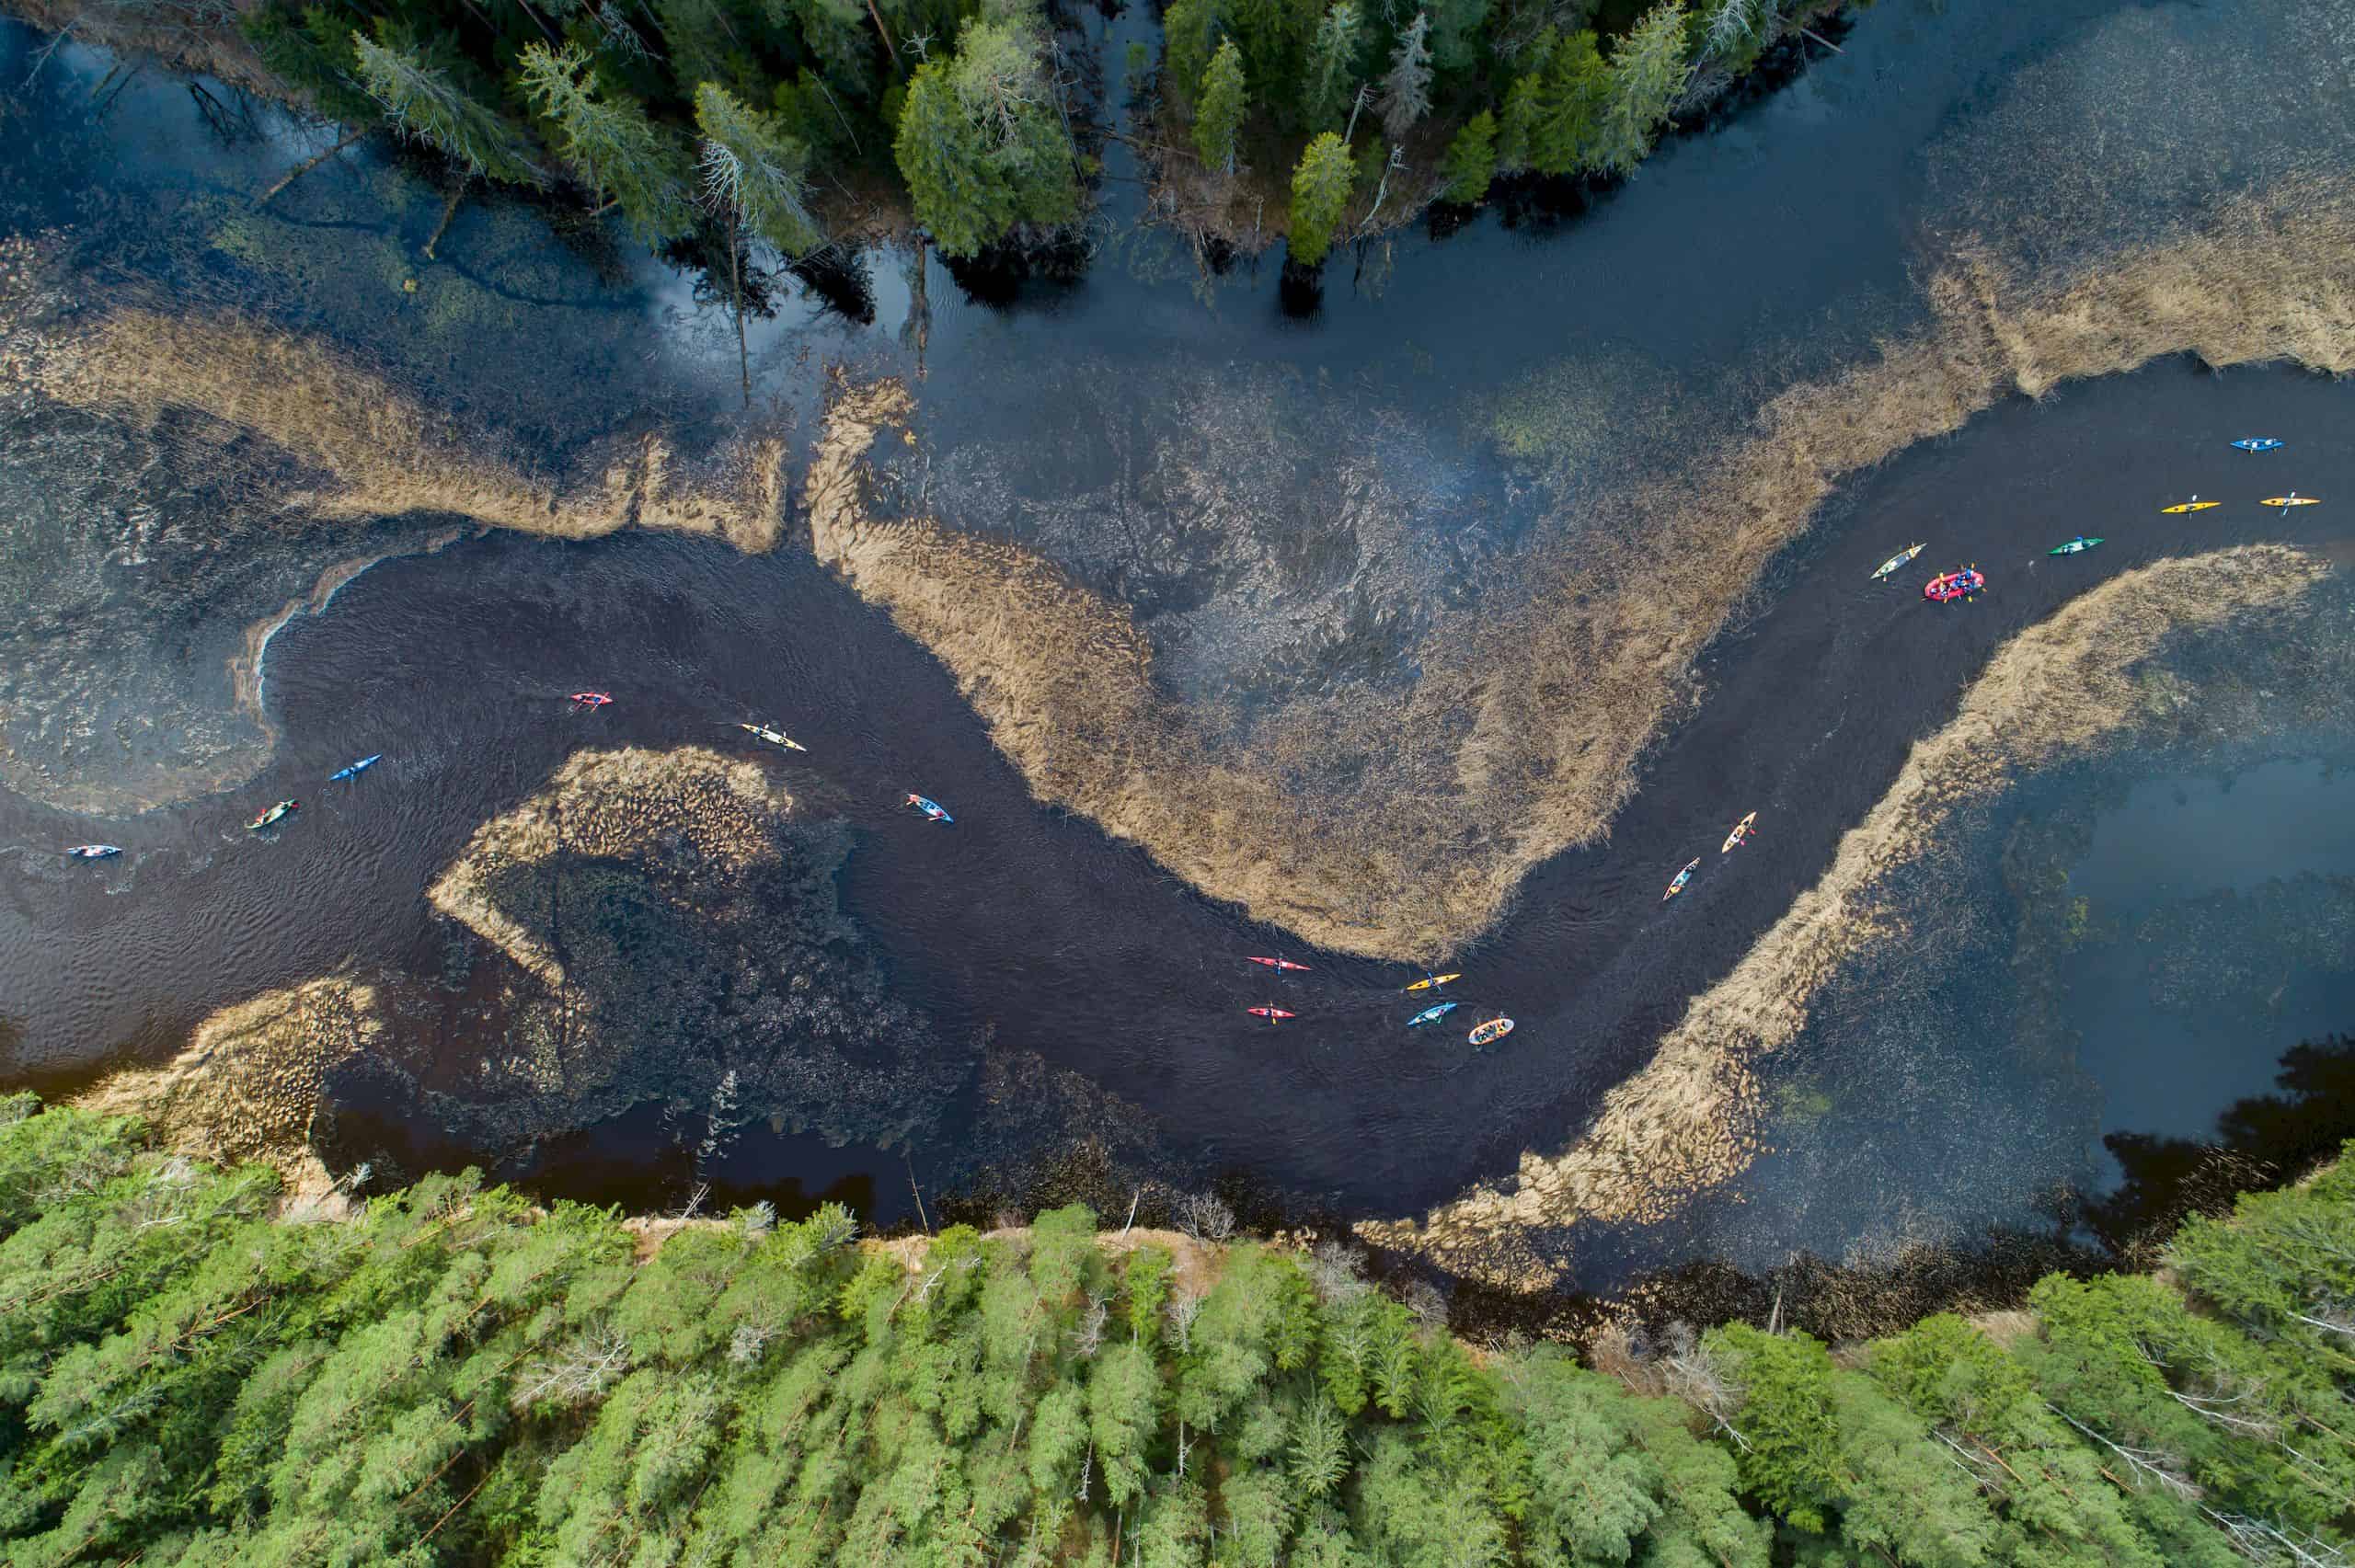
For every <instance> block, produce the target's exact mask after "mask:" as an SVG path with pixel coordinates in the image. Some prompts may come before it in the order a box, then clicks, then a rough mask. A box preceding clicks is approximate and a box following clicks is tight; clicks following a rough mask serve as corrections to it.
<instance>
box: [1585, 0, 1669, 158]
mask: <svg viewBox="0 0 2355 1568" xmlns="http://www.w3.org/2000/svg"><path fill="white" fill-rule="evenodd" d="M1684 35H1685V29H1684V7H1683V4H1681V0H1670V3H1669V4H1667V5H1664V6H1654V7H1653V8H1652V9H1651V10H1649V11H1648V12H1646V13H1645V14H1644V19H1643V20H1642V21H1640V22H1637V24H1636V26H1635V29H1634V30H1632V31H1630V32H1629V33H1628V34H1627V36H1626V37H1625V38H1623V39H1621V40H1619V47H1618V48H1617V49H1615V50H1614V51H1613V52H1612V54H1611V99H1610V102H1609V104H1608V106H1607V107H1606V108H1605V109H1603V125H1602V129H1601V135H1600V142H1599V146H1598V150H1597V154H1596V157H1595V165H1596V166H1597V167H1598V168H1600V169H1602V170H1603V172H1604V173H1606V174H1618V175H1624V174H1627V173H1630V172H1632V171H1633V170H1634V168H1635V166H1637V164H1639V163H1642V162H1643V161H1644V159H1645V158H1646V157H1648V155H1650V153H1651V150H1652V143H1653V142H1654V141H1655V140H1656V139H1657V138H1658V137H1659V135H1660V126H1661V125H1662V124H1663V123H1665V122H1666V120H1667V119H1668V111H1669V110H1670V109H1673V108H1674V107H1675V106H1676V100H1677V98H1678V97H1680V96H1681V95H1682V94H1683V91H1684V83H1685V81H1686V79H1687V78H1688V77H1689V76H1690V75H1691V74H1692V67H1691V65H1690V64H1688V63H1687V62H1686V60H1685V56H1684V49H1685V36H1684Z"/></svg>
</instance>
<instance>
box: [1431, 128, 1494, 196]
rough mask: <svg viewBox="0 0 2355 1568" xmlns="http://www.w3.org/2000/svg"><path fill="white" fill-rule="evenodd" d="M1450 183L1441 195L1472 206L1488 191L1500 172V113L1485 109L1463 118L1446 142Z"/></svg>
mask: <svg viewBox="0 0 2355 1568" xmlns="http://www.w3.org/2000/svg"><path fill="white" fill-rule="evenodd" d="M1444 171H1445V173H1446V175H1447V187H1446V189H1445V190H1444V191H1442V197H1443V198H1444V199H1445V200H1449V201H1453V202H1455V203H1456V204H1457V205H1459V206H1465V207H1469V206H1472V205H1473V204H1474V203H1476V202H1477V201H1479V200H1481V199H1483V198H1484V197H1486V196H1487V195H1488V182H1489V181H1490V180H1491V179H1492V178H1494V177H1495V176H1496V172H1497V117H1496V116H1495V115H1493V114H1490V113H1489V112H1488V110H1487V109H1482V110H1481V111H1480V112H1479V113H1477V114H1476V115H1474V116H1473V117H1472V118H1471V119H1469V120H1465V122H1464V128H1463V129H1462V130H1460V131H1458V132H1456V133H1455V140H1454V141H1453V142H1451V143H1448V145H1447V162H1446V164H1445V166H1444Z"/></svg>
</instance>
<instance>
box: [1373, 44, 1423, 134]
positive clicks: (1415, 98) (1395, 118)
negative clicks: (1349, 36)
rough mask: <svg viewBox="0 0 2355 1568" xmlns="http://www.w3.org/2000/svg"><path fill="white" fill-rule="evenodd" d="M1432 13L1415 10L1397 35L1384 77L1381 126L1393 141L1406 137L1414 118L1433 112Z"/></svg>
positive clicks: (1411, 128) (1412, 126) (1420, 117)
mask: <svg viewBox="0 0 2355 1568" xmlns="http://www.w3.org/2000/svg"><path fill="white" fill-rule="evenodd" d="M1430 32H1431V17H1430V12H1428V11H1418V12H1416V13H1415V19H1414V20H1413V21H1412V22H1409V23H1408V24H1407V30H1406V31H1405V32H1403V33H1401V34H1399V35H1398V48H1397V50H1396V52H1394V53H1393V54H1392V55H1391V57H1390V70H1389V73H1388V74H1386V75H1384V77H1383V78H1382V95H1381V97H1382V129H1383V131H1384V133H1385V134H1387V135H1388V136H1389V138H1390V139H1391V140H1392V141H1393V142H1399V141H1404V140H1405V139H1406V135H1407V132H1409V131H1411V130H1413V129H1414V127H1415V122H1416V121H1417V120H1420V119H1422V118H1423V116H1424V115H1426V114H1429V113H1430V108H1431V51H1430Z"/></svg>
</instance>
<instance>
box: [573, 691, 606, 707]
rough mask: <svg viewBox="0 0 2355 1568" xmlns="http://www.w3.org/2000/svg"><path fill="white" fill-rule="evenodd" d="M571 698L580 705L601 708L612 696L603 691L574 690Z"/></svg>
mask: <svg viewBox="0 0 2355 1568" xmlns="http://www.w3.org/2000/svg"><path fill="white" fill-rule="evenodd" d="M572 700H573V702H574V704H576V705H578V706H580V707H584V708H602V707H603V706H604V705H605V704H607V703H610V702H612V701H613V698H611V697H609V696H607V695H605V693H604V692H573V693H572Z"/></svg>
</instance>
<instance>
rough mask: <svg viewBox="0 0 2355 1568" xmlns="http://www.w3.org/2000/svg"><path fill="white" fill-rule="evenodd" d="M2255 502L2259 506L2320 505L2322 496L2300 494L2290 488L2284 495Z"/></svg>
mask: <svg viewBox="0 0 2355 1568" xmlns="http://www.w3.org/2000/svg"><path fill="white" fill-rule="evenodd" d="M2257 505H2258V506H2261V507H2318V506H2320V505H2322V498H2321V497H2319V496H2302V495H2300V494H2298V492H2297V491H2295V490H2292V491H2291V492H2290V493H2289V494H2288V495H2286V496H2275V497H2272V498H2269V499H2267V500H2262V501H2259V502H2257Z"/></svg>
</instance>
